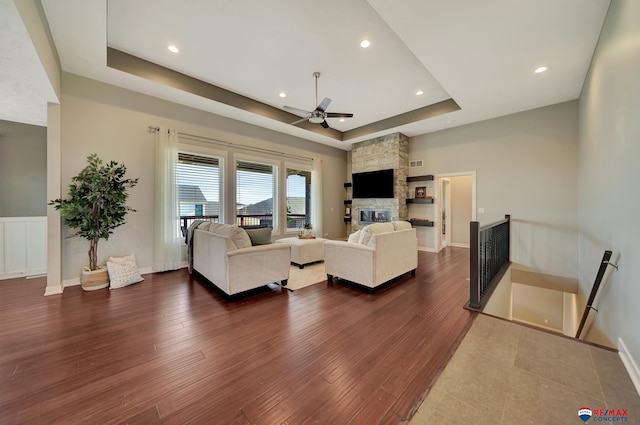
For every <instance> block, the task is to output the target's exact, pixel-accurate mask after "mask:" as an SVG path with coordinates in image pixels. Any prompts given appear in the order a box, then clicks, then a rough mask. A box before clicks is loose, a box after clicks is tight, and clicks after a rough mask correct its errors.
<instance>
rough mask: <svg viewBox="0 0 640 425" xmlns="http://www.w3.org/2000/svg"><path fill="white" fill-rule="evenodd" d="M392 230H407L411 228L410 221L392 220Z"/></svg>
mask: <svg viewBox="0 0 640 425" xmlns="http://www.w3.org/2000/svg"><path fill="white" fill-rule="evenodd" d="M393 228H394V230H407V229H411V223H409V222H408V221H394V222H393Z"/></svg>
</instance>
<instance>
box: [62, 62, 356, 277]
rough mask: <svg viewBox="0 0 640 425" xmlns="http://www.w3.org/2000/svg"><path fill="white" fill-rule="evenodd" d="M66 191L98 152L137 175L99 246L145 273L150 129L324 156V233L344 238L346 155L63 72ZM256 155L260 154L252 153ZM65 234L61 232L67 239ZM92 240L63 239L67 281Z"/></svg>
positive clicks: (151, 187) (149, 242)
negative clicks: (125, 212)
mask: <svg viewBox="0 0 640 425" xmlns="http://www.w3.org/2000/svg"><path fill="white" fill-rule="evenodd" d="M61 110H62V119H61V121H62V154H61V155H62V161H61V162H62V178H61V180H62V188H63V194H66V190H67V187H68V184H69V182H70V180H71V177H72V176H74V175H75V174H76V173H77V172H78V171H80V170H81V169H82V168H83V167H84V165H85V162H86V157H87V156H88V155H89V154H91V153H94V152H95V153H97V154H98V155H99V156H100V157H101V158H103V159H104V160H115V161H118V162H123V163H124V164H125V165H126V166H127V175H128V176H130V177H139V178H140V182H139V184H138V186H136V187H135V188H133V189H132V190H131V197H130V202H129V204H130V206H131V207H133V208H135V209H137V210H138V212H136V213H132V214H130V215H129V216H128V219H127V221H128V222H127V224H125V225H124V226H123V227H121V228H118V229H117V230H116V231H115V233H114V234H113V235H112V236H111V238H110V239H109V241H107V242H104V241H101V243H100V247H99V253H98V255H99V260H104V259H105V258H106V257H108V256H110V255H121V254H127V253H130V252H135V253H136V256H137V258H138V263H139V266H140V267H141V268H145V267H150V266H151V255H152V251H153V250H152V244H153V201H154V200H153V193H154V184H153V176H154V147H153V141H154V136H153V134H151V133H150V132H149V131H148V129H147V127H148V126H149V125H153V126H165V127H171V128H175V129H176V130H177V131H178V132H183V133H190V134H196V135H199V136H204V137H210V138H215V139H218V140H225V141H229V142H234V143H240V144H244V145H251V146H255V147H260V148H264V149H272V150H277V151H280V152H285V153H289V154H294V155H302V156H306V157H318V158H321V159H322V160H323V162H324V166H323V185H324V186H323V187H324V232H325V233H328V237H330V238H337V237H343V236H345V232H346V228H345V225H344V222H343V214H344V210H343V207H344V204H343V199H344V189H343V183H344V176H345V175H346V156H347V155H346V152H345V151H342V150H339V149H335V148H331V147H328V146H324V145H320V144H317V143H313V142H309V141H306V140H303V139H300V138H296V137H292V136H287V135H283V134H281V133H277V132H274V131H270V130H264V129H260V128H257V127H254V126H251V125H248V124H244V123H240V122H237V121H234V120H231V119H227V118H224V117H219V116H216V115H213V114H210V113H206V112H203V111H198V110H195V109H192V108H187V107H184V106H180V105H177V104H173V103H171V102H167V101H162V100H158V99H155V98H152V97H149V96H145V95H141V94H137V93H134V92H131V91H128V90H124V89H119V88H116V87H113V86H110V85H107V84H103V83H99V82H96V81H93V80H89V79H86V78H82V77H79V76H76V75H72V74H63V91H62V108H61ZM252 155H256V154H255V153H253V154H252ZM64 236H66V229H63V237H64ZM87 248H88V246H87V242H86V241H84V240H82V239H75V238H72V239H65V240H64V241H63V276H64V279H72V278H75V277H77V276H78V274H79V271H80V269H81V268H82V266H84V265H86V262H87V260H86V256H87V254H86V251H87Z"/></svg>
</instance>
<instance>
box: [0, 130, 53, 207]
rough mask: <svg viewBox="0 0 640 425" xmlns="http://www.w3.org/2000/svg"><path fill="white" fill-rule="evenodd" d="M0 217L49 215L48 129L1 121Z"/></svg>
mask: <svg viewBox="0 0 640 425" xmlns="http://www.w3.org/2000/svg"><path fill="white" fill-rule="evenodd" d="M0 182H2V184H0V217H44V216H45V215H47V128H46V127H40V126H37V125H28V124H20V123H15V122H9V121H2V120H0Z"/></svg>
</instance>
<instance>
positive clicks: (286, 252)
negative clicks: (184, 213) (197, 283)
mask: <svg viewBox="0 0 640 425" xmlns="http://www.w3.org/2000/svg"><path fill="white" fill-rule="evenodd" d="M192 243H193V258H192V259H193V270H195V271H196V272H198V273H199V274H200V275H202V276H203V277H205V278H206V279H208V280H209V282H211V283H212V284H214V285H215V286H216V287H218V288H219V289H220V290H221V291H223V292H224V293H225V294H227V295H229V296H231V295H236V294H239V293H241V292H245V291H248V290H250V289H255V288H259V287H261V286H264V285H267V284H269V283H280V284H281V285H282V286H286V284H287V280H288V279H289V266H290V261H291V247H290V246H289V245H286V244H271V243H267V244H265V245H252V243H251V239H250V238H249V236H248V235H247V232H246V231H245V230H244V229H242V228H240V227H238V226H232V225H229V224H219V223H202V224H200V225H199V226H198V227H197V228H196V229H195V230H193V241H192Z"/></svg>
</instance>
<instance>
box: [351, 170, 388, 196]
mask: <svg viewBox="0 0 640 425" xmlns="http://www.w3.org/2000/svg"><path fill="white" fill-rule="evenodd" d="M351 182H352V186H353V187H352V190H353V199H367V198H393V195H394V194H393V169H389V170H379V171H368V172H366V173H353V174H352V175H351Z"/></svg>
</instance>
